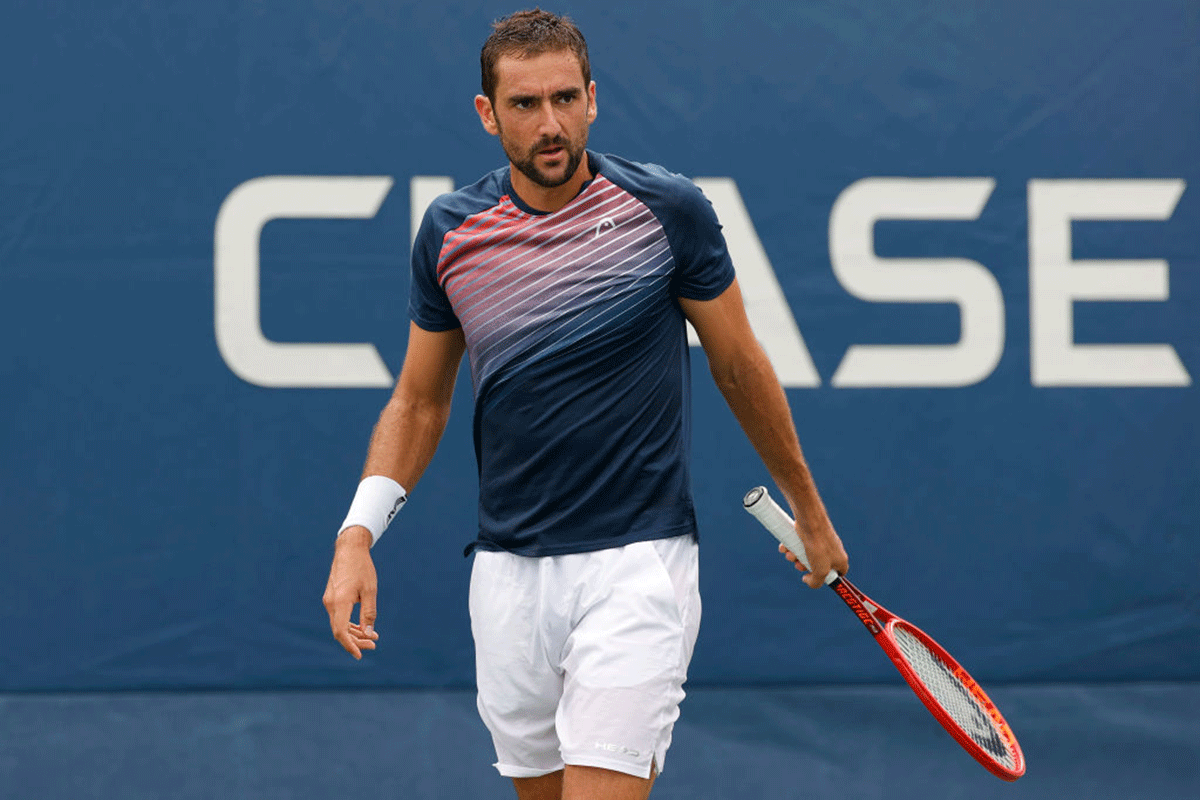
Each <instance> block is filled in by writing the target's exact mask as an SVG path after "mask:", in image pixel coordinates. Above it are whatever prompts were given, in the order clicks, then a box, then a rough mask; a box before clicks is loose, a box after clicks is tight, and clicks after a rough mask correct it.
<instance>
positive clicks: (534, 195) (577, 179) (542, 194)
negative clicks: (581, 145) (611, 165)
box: [509, 154, 593, 213]
mask: <svg viewBox="0 0 1200 800" xmlns="http://www.w3.org/2000/svg"><path fill="white" fill-rule="evenodd" d="M592 177H593V176H592V171H591V168H590V166H589V164H588V157H587V155H586V154H584V157H583V159H582V160H581V161H580V162H579V166H578V167H577V168H576V169H575V174H574V175H572V176H571V179H570V180H569V181H567V182H566V183H564V184H562V185H561V186H554V187H548V186H542V185H541V184H538V183H534V182H533V181H531V180H529V178H527V177H525V173H523V172H521V170H519V169H517V168H516V166H515V165H513V164H512V162H509V180H510V181H512V187H513V191H515V192H516V193H517V196H518V197H520V198H521V202H523V203H524V204H525V205H527V206H529V207H530V208H535V209H537V210H538V211H544V212H546V213H553V212H555V211H558V210H559V209H560V208H562V207H563V206H565V205H566V204H567V203H569V202H571V201H572V200H574V199H575V196H576V195H578V194H579V190H580V189H582V188H583V185H584V184H585V183H587V182H588V181H590V180H591V179H592Z"/></svg>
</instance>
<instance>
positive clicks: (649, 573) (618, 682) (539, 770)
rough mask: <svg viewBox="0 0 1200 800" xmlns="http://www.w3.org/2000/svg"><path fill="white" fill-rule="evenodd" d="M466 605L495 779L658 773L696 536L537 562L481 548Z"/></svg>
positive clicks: (689, 605) (682, 666)
mask: <svg viewBox="0 0 1200 800" xmlns="http://www.w3.org/2000/svg"><path fill="white" fill-rule="evenodd" d="M470 606H471V632H472V633H473V634H474V637H475V671H476V681H477V685H478V688H479V698H478V706H479V714H480V716H481V717H482V718H483V722H484V724H485V725H487V728H488V730H489V731H490V732H491V734H492V741H493V743H494V744H495V746H496V759H497V761H496V769H498V770H499V771H500V774H501V775H505V776H507V777H510V778H532V777H537V776H539V775H546V774H549V773H551V772H555V771H557V770H560V769H562V768H563V766H564V765H565V764H574V765H580V766H590V767H602V768H604V769H611V770H616V771H618V772H625V773H628V774H630V775H636V776H638V777H642V778H646V777H649V776H650V770H651V766H652V765H653V766H654V768H655V769H657V770H658V771H659V772H661V771H662V768H663V759H664V758H665V756H666V753H667V747H668V746H670V744H671V730H672V728H673V727H674V725H675V720H676V719H677V718H678V717H679V703H680V701H682V700H683V695H684V692H683V683H684V681H685V680H686V679H687V667H688V662H690V661H691V658H692V648H693V647H694V646H695V643H696V634H697V632H698V631H699V629H700V591H699V559H698V547H697V545H696V541H695V539H694V538H693V537H692V536H690V535H689V536H677V537H673V538H670V539H660V540H657V541H650V542H636V543H634V544H630V545H626V546H624V547H618V548H612V549H609V550H598V551H595V552H591V553H573V554H570V555H562V556H545V557H540V558H531V557H526V556H517V555H513V554H512V553H504V552H492V551H478V552H476V554H475V564H474V567H473V568H472V571H471V595H470Z"/></svg>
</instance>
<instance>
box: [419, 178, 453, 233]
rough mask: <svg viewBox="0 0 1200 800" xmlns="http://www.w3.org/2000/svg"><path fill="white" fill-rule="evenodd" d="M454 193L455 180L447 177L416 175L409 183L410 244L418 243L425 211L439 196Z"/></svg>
mask: <svg viewBox="0 0 1200 800" xmlns="http://www.w3.org/2000/svg"><path fill="white" fill-rule="evenodd" d="M453 191H454V179H453V178H451V177H449V176H446V175H414V176H413V177H412V178H411V179H409V182H408V218H409V222H410V226H411V227H410V228H409V237H408V243H409V246H412V244H413V243H415V242H416V241H417V232H418V231H420V230H421V220H422V219H424V218H425V211H426V210H427V209H428V208H429V204H430V203H432V202H433V201H434V200H436V199H437V197H438V195H443V194H446V193H447V192H453Z"/></svg>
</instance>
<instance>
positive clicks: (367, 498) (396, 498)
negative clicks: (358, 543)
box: [338, 475, 408, 545]
mask: <svg viewBox="0 0 1200 800" xmlns="http://www.w3.org/2000/svg"><path fill="white" fill-rule="evenodd" d="M407 502H408V493H407V492H405V491H404V487H403V486H401V485H400V484H398V483H396V482H395V481H394V480H392V479H391V478H388V477H386V476H384V475H368V476H367V477H365V478H363V479H362V481H361V482H360V483H359V484H358V491H357V492H355V493H354V501H353V502H351V503H350V511H349V512H348V513H347V514H346V519H345V520H344V521H343V522H342V527H340V528H338V535H341V533H342V531H344V530H346V528H349V527H351V526H353V525H361V526H363V527H364V528H366V529H367V530H368V531H370V532H371V544H372V545H374V544H375V543H376V542H378V541H379V537H380V536H382V535H383V532H384V530H386V529H387V526H388V524H389V523H390V522H391V521H392V517H394V516H396V512H398V511H399V510H400V509H401V508H403V507H404V504H405V503H407Z"/></svg>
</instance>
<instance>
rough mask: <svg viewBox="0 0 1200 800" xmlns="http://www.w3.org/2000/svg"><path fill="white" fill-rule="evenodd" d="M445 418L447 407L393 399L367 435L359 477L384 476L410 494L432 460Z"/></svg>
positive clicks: (448, 411) (447, 411)
mask: <svg viewBox="0 0 1200 800" xmlns="http://www.w3.org/2000/svg"><path fill="white" fill-rule="evenodd" d="M449 418H450V408H449V405H448V404H443V403H437V402H429V401H424V402H423V401H420V400H416V399H413V398H409V397H406V396H404V395H403V394H402V393H397V394H396V395H394V396H393V397H392V398H391V400H389V401H388V404H387V405H386V406H384V409H383V411H382V412H381V413H380V415H379V421H378V422H377V423H376V424H375V430H374V431H373V432H372V434H371V445H370V448H369V449H368V451H367V460H366V464H365V466H364V467H363V477H364V478H365V477H367V476H368V475H385V476H387V477H389V478H391V479H392V480H394V481H396V483H398V484H400V485H401V486H403V487H404V488H405V489H407V490H409V491H412V489H413V487H414V486H416V485H417V482H418V481H419V480H420V479H421V476H422V475H423V474H424V473H425V469H426V468H427V467H428V466H429V462H430V461H432V460H433V454H434V452H436V451H437V446H438V442H439V441H441V438H442V433H443V432H444V431H445V430H446V423H447V421H448V420H449Z"/></svg>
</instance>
